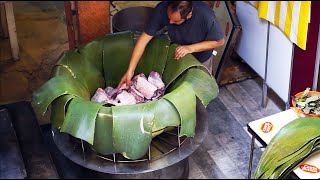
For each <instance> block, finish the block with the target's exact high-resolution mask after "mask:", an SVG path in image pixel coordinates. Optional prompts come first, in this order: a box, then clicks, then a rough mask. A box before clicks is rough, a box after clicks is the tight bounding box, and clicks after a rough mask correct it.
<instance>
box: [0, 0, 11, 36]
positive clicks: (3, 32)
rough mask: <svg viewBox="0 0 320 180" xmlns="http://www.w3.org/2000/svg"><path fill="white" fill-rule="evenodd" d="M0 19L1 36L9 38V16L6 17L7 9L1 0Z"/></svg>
mask: <svg viewBox="0 0 320 180" xmlns="http://www.w3.org/2000/svg"><path fill="white" fill-rule="evenodd" d="M0 13H1V14H0V18H1V19H0V21H1V37H2V38H8V37H9V33H8V25H7V18H6V11H5V8H4V3H3V2H0Z"/></svg>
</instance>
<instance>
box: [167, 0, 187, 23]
mask: <svg viewBox="0 0 320 180" xmlns="http://www.w3.org/2000/svg"><path fill="white" fill-rule="evenodd" d="M167 15H168V18H169V23H170V24H176V25H180V24H182V23H183V22H184V21H185V20H188V19H190V18H191V16H192V2H191V1H169V3H168V9H167Z"/></svg>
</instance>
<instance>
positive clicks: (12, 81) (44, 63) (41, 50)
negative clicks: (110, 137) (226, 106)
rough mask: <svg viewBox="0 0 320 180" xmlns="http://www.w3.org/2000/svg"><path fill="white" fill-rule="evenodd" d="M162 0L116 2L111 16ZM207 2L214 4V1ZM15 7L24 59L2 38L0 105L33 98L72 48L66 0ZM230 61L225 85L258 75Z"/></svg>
mask: <svg viewBox="0 0 320 180" xmlns="http://www.w3.org/2000/svg"><path fill="white" fill-rule="evenodd" d="M158 2H159V1H131V2H130V1H112V4H111V6H110V16H111V18H112V16H113V15H114V13H116V12H117V11H119V10H121V9H124V8H127V7H132V6H149V7H154V6H155V5H156V4H157V3H158ZM205 2H206V3H208V4H209V5H210V6H211V7H212V5H213V4H212V3H213V2H214V1H205ZM13 8H14V15H15V20H16V30H17V36H18V43H19V48H20V60H18V61H13V60H12V59H10V46H9V40H8V39H0V105H1V104H9V103H15V102H19V101H30V100H31V96H32V93H33V92H34V91H35V90H37V89H38V88H39V87H41V85H42V84H44V83H45V82H46V81H47V80H48V79H49V77H50V73H51V70H52V68H53V66H54V65H55V63H56V62H57V60H58V58H59V56H60V55H61V53H62V52H64V51H66V50H68V49H69V47H68V36H67V28H66V24H65V14H64V2H63V1H45V2H43V1H13ZM111 23H112V19H111ZM111 27H112V26H111ZM230 62H231V65H230V66H228V67H227V68H226V69H225V70H224V73H223V74H224V75H223V77H222V80H221V83H222V84H223V85H224V84H229V83H232V82H236V81H240V80H244V79H246V78H249V77H254V76H256V74H255V73H254V72H253V71H252V70H250V68H248V66H247V65H246V64H245V63H242V62H241V61H239V59H238V58H235V59H233V60H232V61H230ZM48 122H49V120H48V119H46V120H45V121H44V122H40V124H45V123H48Z"/></svg>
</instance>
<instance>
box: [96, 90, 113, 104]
mask: <svg viewBox="0 0 320 180" xmlns="http://www.w3.org/2000/svg"><path fill="white" fill-rule="evenodd" d="M111 99H112V98H111V96H109V95H108V94H107V93H106V92H105V91H104V90H103V89H101V88H98V89H97V91H96V93H95V94H94V95H93V97H92V98H91V101H94V102H106V101H109V100H111Z"/></svg>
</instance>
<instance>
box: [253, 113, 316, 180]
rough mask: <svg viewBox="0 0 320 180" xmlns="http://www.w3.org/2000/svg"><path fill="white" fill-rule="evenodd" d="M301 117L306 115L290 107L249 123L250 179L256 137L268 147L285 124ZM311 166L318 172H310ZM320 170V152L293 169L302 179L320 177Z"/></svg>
mask: <svg viewBox="0 0 320 180" xmlns="http://www.w3.org/2000/svg"><path fill="white" fill-rule="evenodd" d="M299 117H304V116H303V115H298V114H297V113H296V112H295V111H294V110H293V109H288V110H286V111H282V112H280V113H277V114H274V115H271V116H268V117H264V118H261V119H258V120H255V121H252V122H250V123H249V124H247V128H248V131H249V133H250V134H251V135H252V140H251V149H250V162H249V170H248V171H249V172H248V179H250V176H251V169H252V160H253V150H254V143H255V139H257V140H258V141H259V142H260V143H261V144H262V146H264V147H266V146H267V145H268V143H269V142H270V141H271V139H272V138H273V137H274V136H275V135H276V134H277V133H278V132H279V131H280V129H281V128H282V127H283V126H285V125H286V124H288V123H289V122H291V121H293V120H295V119H296V118H299ZM310 168H313V169H316V170H317V172H313V173H310V172H308V171H307V170H306V169H310ZM319 171H320V152H316V153H314V154H312V155H311V156H310V157H308V158H306V159H305V160H304V161H303V162H302V163H300V164H299V165H298V166H297V167H296V168H295V169H294V170H293V172H294V173H295V174H296V175H297V176H298V177H299V178H300V179H319V178H320V172H319Z"/></svg>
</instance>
